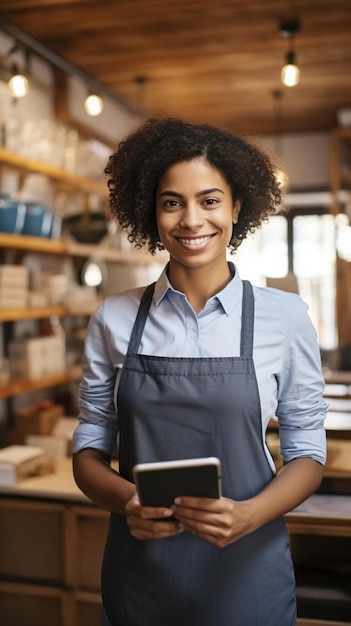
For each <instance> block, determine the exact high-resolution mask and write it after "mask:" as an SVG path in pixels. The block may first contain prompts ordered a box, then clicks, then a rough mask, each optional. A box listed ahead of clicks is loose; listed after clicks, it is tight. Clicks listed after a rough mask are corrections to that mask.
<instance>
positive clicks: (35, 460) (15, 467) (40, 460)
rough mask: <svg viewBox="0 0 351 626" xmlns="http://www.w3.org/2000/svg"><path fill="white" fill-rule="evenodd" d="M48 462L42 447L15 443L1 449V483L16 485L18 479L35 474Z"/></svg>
mask: <svg viewBox="0 0 351 626" xmlns="http://www.w3.org/2000/svg"><path fill="white" fill-rule="evenodd" d="M45 463H47V457H46V456H45V454H44V451H43V449H42V448H39V447H34V446H21V445H13V446H7V447H6V448H3V449H2V450H0V483H1V484H2V485H14V484H16V483H17V482H18V481H20V480H23V479H24V478H28V477H29V476H35V475H36V474H38V473H39V471H40V468H41V467H42V466H43V465H45Z"/></svg>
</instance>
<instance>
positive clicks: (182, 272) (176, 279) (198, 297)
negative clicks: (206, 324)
mask: <svg viewBox="0 0 351 626" xmlns="http://www.w3.org/2000/svg"><path fill="white" fill-rule="evenodd" d="M168 278H169V280H170V282H171V284H172V287H173V288H174V289H177V290H178V291H181V292H182V293H184V294H185V296H186V298H187V300H188V302H189V303H190V304H191V306H192V308H193V310H194V311H195V313H199V312H200V311H202V309H203V308H204V306H205V304H206V302H207V301H208V300H209V299H210V298H212V296H214V295H215V294H216V293H218V292H219V291H221V290H222V289H224V287H225V286H226V285H227V284H228V283H229V282H230V280H231V279H232V275H231V273H230V269H229V267H228V264H227V262H226V263H225V265H222V267H220V268H217V269H214V268H211V269H210V270H209V268H207V267H201V268H195V269H189V268H185V267H184V266H178V265H174V264H173V263H172V262H170V266H169V271H168Z"/></svg>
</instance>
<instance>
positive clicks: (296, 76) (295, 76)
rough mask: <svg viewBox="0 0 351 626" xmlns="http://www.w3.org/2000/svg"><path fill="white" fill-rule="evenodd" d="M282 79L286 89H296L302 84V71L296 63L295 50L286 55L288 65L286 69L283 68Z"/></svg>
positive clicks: (285, 66) (286, 64)
mask: <svg viewBox="0 0 351 626" xmlns="http://www.w3.org/2000/svg"><path fill="white" fill-rule="evenodd" d="M280 77H281V81H282V83H283V85H285V87H295V86H296V85H298V84H299V82H300V70H299V68H298V66H297V65H296V63H295V53H294V51H293V50H290V52H288V53H287V55H286V63H285V65H284V67H282V71H281V74H280Z"/></svg>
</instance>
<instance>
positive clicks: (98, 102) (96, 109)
mask: <svg viewBox="0 0 351 626" xmlns="http://www.w3.org/2000/svg"><path fill="white" fill-rule="evenodd" d="M84 108H85V111H86V113H87V114H88V115H90V116H91V117H96V116H97V115H100V113H101V112H102V110H103V108H104V103H103V100H102V98H101V96H100V95H99V94H98V93H93V92H91V91H90V92H89V93H88V95H87V97H86V99H85V102H84Z"/></svg>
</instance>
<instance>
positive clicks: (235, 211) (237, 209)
mask: <svg viewBox="0 0 351 626" xmlns="http://www.w3.org/2000/svg"><path fill="white" fill-rule="evenodd" d="M241 205H242V202H241V200H237V201H236V202H235V204H234V206H233V214H232V220H233V224H237V223H238V220H239V213H240V209H241Z"/></svg>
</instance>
